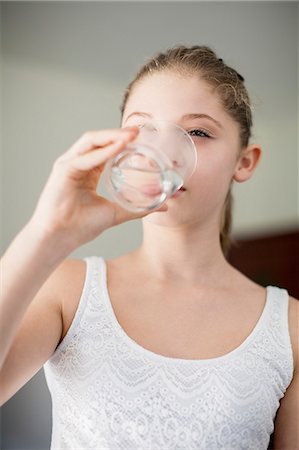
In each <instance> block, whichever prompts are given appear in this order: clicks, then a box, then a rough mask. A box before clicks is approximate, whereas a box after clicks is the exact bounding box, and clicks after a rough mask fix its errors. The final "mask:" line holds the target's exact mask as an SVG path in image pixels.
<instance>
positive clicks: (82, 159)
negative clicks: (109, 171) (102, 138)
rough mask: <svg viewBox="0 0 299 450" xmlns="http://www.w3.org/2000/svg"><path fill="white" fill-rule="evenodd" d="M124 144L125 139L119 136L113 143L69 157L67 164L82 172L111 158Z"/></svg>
mask: <svg viewBox="0 0 299 450" xmlns="http://www.w3.org/2000/svg"><path fill="white" fill-rule="evenodd" d="M126 144H127V142H126V139H124V138H119V139H117V140H116V141H115V142H114V143H113V144H111V145H108V146H107V147H105V148H101V149H97V150H94V151H93V152H90V153H86V154H83V155H79V156H77V157H76V158H72V159H70V160H69V161H68V165H70V166H71V167H72V168H73V169H75V170H79V171H83V172H86V171H89V170H92V169H94V168H96V167H99V166H101V165H103V164H105V163H106V161H108V159H110V158H112V157H113V156H114V155H115V154H116V153H117V152H119V151H121V150H123V149H124V147H125V146H126Z"/></svg>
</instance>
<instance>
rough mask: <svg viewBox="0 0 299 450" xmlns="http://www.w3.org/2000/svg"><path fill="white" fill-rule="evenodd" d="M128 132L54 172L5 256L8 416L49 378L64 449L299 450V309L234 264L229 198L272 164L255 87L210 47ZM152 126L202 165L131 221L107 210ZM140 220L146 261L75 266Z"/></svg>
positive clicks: (87, 139) (138, 106)
mask: <svg viewBox="0 0 299 450" xmlns="http://www.w3.org/2000/svg"><path fill="white" fill-rule="evenodd" d="M121 111H122V128H121V129H110V130H100V131H91V132H87V133H85V134H84V135H83V136H82V137H81V138H80V139H79V140H78V141H77V142H75V143H74V145H73V146H72V147H71V148H70V149H69V150H68V151H66V152H65V153H64V154H63V155H61V156H60V157H59V158H58V159H57V160H56V162H55V163H54V166H53V169H52V172H51V174H50V177H49V179H48V182H47V184H46V186H45V188H44V190H43V192H42V194H41V197H40V199H39V202H38V204H37V207H36V209H35V211H34V213H33V215H32V217H31V219H30V220H29V222H28V223H27V225H26V226H25V227H24V229H23V230H21V232H20V233H19V234H18V236H17V237H16V238H15V239H14V241H13V242H12V244H11V245H10V247H9V248H8V250H7V251H6V253H5V255H4V257H3V270H4V277H3V287H4V289H3V296H2V306H1V321H2V325H1V327H2V336H3V338H2V350H1V367H2V369H1V396H2V403H3V402H5V401H6V400H7V399H9V398H10V397H11V396H12V395H13V394H14V393H15V392H16V391H17V390H18V389H20V388H21V386H23V385H24V384H25V383H26V382H27V381H28V380H29V379H30V378H31V377H32V376H33V375H34V374H35V373H36V372H37V371H38V370H39V369H40V368H41V367H42V366H43V365H44V368H45V373H46V378H47V382H48V386H49V389H50V392H51V395H52V400H53V432H52V447H51V448H52V449H62V448H65V449H72V450H74V449H99V450H104V449H109V450H112V449H113V450H116V449H119V450H134V449H140V450H150V449H155V450H166V449H171V450H173V449H205V450H212V449H215V450H216V449H226V450H232V449H238V450H240V449H244V450H245V449H246V450H249V449H252V450H257V449H267V446H268V444H269V440H270V435H271V434H272V432H274V439H273V448H276V449H287V450H291V449H298V448H299V442H298V428H297V425H298V407H297V406H298V405H297V398H296V396H297V395H298V342H297V337H296V332H297V322H296V316H297V313H298V302H297V301H296V300H295V299H293V298H289V296H288V294H287V292H286V290H284V289H280V288H278V287H274V286H268V287H267V288H266V289H265V288H263V287H262V286H259V285H257V284H256V283H254V282H253V281H251V280H250V279H248V278H247V277H245V276H244V275H243V274H242V273H240V272H238V271H237V270H236V269H235V268H233V267H232V266H231V265H230V264H229V263H228V261H227V260H226V258H225V254H226V250H227V248H228V244H229V229H230V222H231V186H232V184H233V183H234V182H237V183H240V182H244V181H246V180H248V179H249V178H250V177H251V176H252V174H253V172H254V170H255V168H256V166H257V164H258V162H259V159H260V155H261V149H260V147H259V145H256V144H251V143H249V140H250V129H251V125H252V118H251V111H250V101H249V97H248V94H247V91H246V88H245V86H244V79H243V78H242V76H241V75H239V74H238V73H237V72H236V71H235V70H234V69H232V68H230V67H228V66H227V65H226V64H225V63H224V62H223V61H222V59H218V57H217V56H216V55H215V53H214V52H213V51H212V50H211V49H209V48H207V47H200V46H194V47H190V48H188V47H184V46H179V47H175V48H172V49H169V50H168V51H166V52H165V53H161V54H158V55H157V56H156V57H154V58H153V59H152V60H151V61H149V62H148V63H146V64H145V65H144V66H143V67H142V68H141V70H140V71H139V73H138V74H137V76H136V78H135V79H134V80H133V82H132V83H131V84H130V85H129V87H128V88H127V90H126V92H125V96H124V101H123V105H122V110H121ZM149 118H153V119H162V120H167V121H171V122H173V123H175V124H177V125H180V126H181V127H182V128H184V129H185V130H186V131H187V132H188V133H189V134H190V136H192V138H193V140H194V143H195V145H196V148H197V152H198V165H197V167H196V170H195V172H194V173H193V175H192V177H191V178H190V180H189V181H188V182H187V183H186V184H185V186H184V189H183V190H180V191H179V193H178V194H176V195H175V196H174V197H173V198H170V199H168V200H167V201H166V202H165V203H164V204H163V205H162V206H161V207H160V208H159V209H158V210H155V211H154V212H153V211H152V212H150V213H138V214H137V213H132V212H129V211H126V210H125V209H122V208H121V207H120V206H119V205H117V204H115V203H113V202H111V201H109V200H107V199H105V198H103V197H101V196H99V195H98V194H97V193H96V188H97V185H98V182H99V178H100V176H101V174H102V171H103V168H104V165H105V163H106V161H107V160H108V159H110V158H112V157H113V156H115V155H116V154H117V153H119V152H120V151H122V150H123V149H124V148H125V146H126V144H127V143H128V142H130V141H133V140H134V139H135V138H136V137H137V135H138V130H139V127H140V126H141V125H142V124H144V123H146V121H147V120H149ZM136 218H142V223H143V231H144V238H143V242H142V245H141V246H140V247H139V248H138V249H137V250H135V251H133V252H131V253H129V254H127V255H124V256H121V257H119V258H116V259H113V260H109V261H105V260H104V259H103V258H101V257H100V256H93V257H88V258H85V259H84V260H76V259H68V258H67V257H68V256H69V255H70V253H71V252H72V251H73V250H74V249H76V248H77V247H79V246H80V245H82V244H84V243H86V242H88V241H90V240H92V239H94V238H95V237H96V236H98V235H99V234H100V233H103V232H104V231H105V230H106V229H108V228H109V227H112V226H115V225H118V224H120V223H122V222H125V221H127V220H130V219H136Z"/></svg>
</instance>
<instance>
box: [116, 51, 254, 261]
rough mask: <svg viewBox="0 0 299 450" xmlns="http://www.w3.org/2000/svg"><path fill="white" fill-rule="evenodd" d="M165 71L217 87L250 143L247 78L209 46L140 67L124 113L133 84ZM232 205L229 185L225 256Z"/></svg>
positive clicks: (242, 137) (223, 224)
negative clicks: (196, 76) (190, 77)
mask: <svg viewBox="0 0 299 450" xmlns="http://www.w3.org/2000/svg"><path fill="white" fill-rule="evenodd" d="M166 70H168V71H170V72H177V73H180V74H182V75H184V74H185V75H194V74H198V75H199V76H200V78H201V79H203V80H205V81H206V82H207V83H208V84H209V85H210V86H212V87H214V88H215V93H217V94H218V96H219V99H220V101H221V102H222V105H223V107H224V109H225V110H226V112H227V113H228V114H229V115H230V116H231V117H232V118H233V119H234V120H235V121H236V122H237V123H238V124H239V129H240V135H239V136H240V148H243V147H246V146H247V145H248V142H249V139H250V136H251V127H252V114H251V106H250V99H249V95H248V92H247V90H246V87H245V85H244V78H243V77H242V76H241V75H240V74H239V73H238V72H237V71H236V70H235V69H233V68H231V67H230V66H228V65H227V64H225V63H224V62H223V60H222V59H221V58H218V56H217V55H216V53H215V52H214V51H213V50H212V49H211V48H209V47H206V46H192V47H185V46H183V45H180V46H175V47H172V48H170V49H168V50H166V51H165V52H164V53H158V54H156V55H155V56H154V57H152V58H151V59H149V60H148V61H147V62H146V63H145V64H144V65H143V66H142V67H141V68H140V69H139V71H138V72H137V74H136V76H135V78H134V79H133V80H132V81H131V82H130V84H129V85H128V87H127V88H126V90H125V92H124V96H123V101H122V104H121V107H120V109H121V115H122V116H123V113H124V110H125V107H126V104H127V101H128V98H129V96H130V94H131V92H132V89H133V88H134V86H135V85H136V84H137V83H138V82H139V81H140V80H142V79H143V78H144V77H146V76H149V75H151V74H154V73H157V72H163V71H166ZM232 204H233V197H232V193H231V186H230V188H229V190H228V193H227V196H226V199H225V202H224V205H223V208H222V213H221V218H220V243H221V247H222V251H223V253H224V254H225V255H226V254H227V253H228V250H229V247H230V245H231V243H232V239H231V228H232Z"/></svg>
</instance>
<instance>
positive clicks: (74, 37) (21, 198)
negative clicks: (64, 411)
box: [1, 1, 298, 450]
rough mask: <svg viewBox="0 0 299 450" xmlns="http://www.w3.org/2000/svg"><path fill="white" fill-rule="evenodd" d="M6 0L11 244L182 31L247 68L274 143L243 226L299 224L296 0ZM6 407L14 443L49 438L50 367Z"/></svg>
mask: <svg viewBox="0 0 299 450" xmlns="http://www.w3.org/2000/svg"><path fill="white" fill-rule="evenodd" d="M1 8H2V23H1V32H2V50H3V59H2V62H1V69H2V81H3V86H2V87H3V98H2V108H3V111H4V116H3V123H2V132H3V135H2V138H3V160H4V169H5V171H4V173H2V183H1V184H2V187H3V188H4V208H3V218H4V220H3V222H4V223H3V229H4V235H3V237H4V239H3V248H6V246H7V245H8V244H9V242H10V241H11V239H12V238H13V236H14V235H15V234H16V233H17V231H18V230H19V229H20V228H21V227H22V226H23V225H24V224H25V223H26V221H27V220H28V219H29V217H30V215H31V214H32V211H33V208H34V205H35V203H36V201H37V199H38V196H39V193H40V191H41V189H42V187H43V185H44V184H45V181H46V179H47V176H48V174H49V172H50V169H51V165H52V163H53V162H54V160H55V158H56V157H57V156H58V155H59V154H60V153H62V152H63V151H65V150H66V149H67V148H68V146H70V145H71V144H72V143H73V142H74V140H76V139H77V137H79V135H80V134H81V133H82V132H84V131H85V130H88V129H97V128H105V127H114V126H117V125H118V123H119V113H118V107H119V103H120V100H121V94H122V91H123V89H124V88H125V86H126V84H127V83H128V82H129V80H130V78H131V76H133V75H134V73H135V71H136V70H137V68H138V67H139V65H140V64H141V63H143V62H144V61H145V58H147V57H149V56H151V55H152V54H153V53H154V52H156V51H159V50H163V49H165V48H167V47H168V46H171V45H174V44H178V43H182V44H187V45H188V44H206V45H209V46H212V47H213V48H214V49H215V50H216V51H217V52H218V53H219V56H221V57H222V58H223V59H224V60H225V61H227V62H228V63H230V64H231V65H233V66H234V67H235V68H236V69H237V70H239V71H240V73H242V74H243V76H244V77H245V79H246V82H247V86H248V88H249V91H250V92H251V95H252V99H253V102H254V104H255V108H254V109H255V111H254V117H255V128H254V140H256V141H258V142H260V143H261V144H262V146H263V149H264V155H263V159H262V162H261V165H260V167H259V168H258V170H257V172H256V175H255V176H254V178H253V179H252V180H251V181H249V182H248V183H244V184H243V185H238V186H237V189H236V190H235V198H236V208H235V226H234V229H235V233H236V234H256V233H261V232H266V231H272V230H279V229H281V230H285V229H288V228H293V227H294V226H296V225H297V226H298V129H297V127H298V110H297V107H298V95H297V92H298V85H297V82H298V54H297V39H298V34H297V28H298V13H297V11H298V3H297V2H284V1H282V2H261V3H260V2H246V3H243V2H231V3H229V2H220V3H216V2H206V3H203V2H188V3H185V2H175V3H172V2H166V3H162V2H154V3H151V2H139V3H138V2H131V3H129V2H120V3H116V2H107V3H101V2H98V3H97V2H90V3H84V2H64V3H60V2H29V3H27V2H4V3H3V2H2V4H1ZM140 240H141V227H140V223H139V222H136V221H135V222H131V223H127V224H124V225H122V226H120V227H118V228H115V229H112V230H109V231H107V232H106V233H105V234H104V235H102V236H100V237H99V238H97V239H96V240H95V241H93V242H92V243H89V244H87V245H85V246H83V247H81V248H80V249H78V250H77V251H76V252H75V255H76V256H80V257H81V256H86V255H91V254H101V255H103V256H104V257H109V258H110V257H114V256H116V255H118V254H121V253H125V252H127V251H129V250H130V249H131V248H133V247H135V246H137V245H138V243H139V242H140ZM26 409H27V410H28V409H29V410H30V411H31V415H28V414H26V413H25V410H26ZM17 412H18V413H20V417H19V419H18V418H17V416H18V415H17ZM4 413H5V414H4V415H3V419H4V421H5V425H7V429H8V431H7V433H6V435H5V436H4V441H5V445H6V446H5V448H22V449H24V448H30V449H31V450H32V449H33V448H39V449H41V448H46V447H48V441H49V431H50V418H49V417H50V405H49V397H48V396H47V393H46V390H45V385H44V380H43V376H42V374H41V373H39V375H38V376H37V377H35V378H34V379H33V380H32V381H31V383H29V384H28V385H27V386H26V387H24V388H23V389H22V390H21V391H20V392H19V393H18V394H17V395H16V396H15V397H14V398H13V399H12V400H11V401H10V402H8V403H7V405H6V406H5V409H4ZM10 430H11V431H10ZM26 430H27V431H26Z"/></svg>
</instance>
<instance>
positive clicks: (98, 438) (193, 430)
mask: <svg viewBox="0 0 299 450" xmlns="http://www.w3.org/2000/svg"><path fill="white" fill-rule="evenodd" d="M85 261H86V263H87V272H86V278H85V284H84V288H83V292H82V295H81V299H80V302H79V305H78V308H77V311H76V314H75V317H74V320H73V322H72V324H71V326H70V328H69V331H68V333H67V335H66V336H65V338H64V339H63V341H62V342H61V343H60V345H59V346H58V347H57V349H56V350H55V352H54V354H53V355H52V356H51V358H50V359H49V360H48V361H47V362H46V363H45V365H44V370H45V375H46V380H47V383H48V387H49V390H50V393H51V397H52V406H53V429H52V443H51V449H69V450H78V449H92V450H95V449H97V450H108V449H109V450H137V449H138V450H189V449H190V450H191V449H192V450H193V449H204V450H216V449H217V450H218V449H226V450H233V449H236V450H242V449H244V450H259V449H263V450H265V449H267V446H268V443H269V439H270V435H271V433H272V431H273V421H274V419H275V415H276V411H277V409H278V407H279V401H280V399H281V398H282V397H283V396H284V393H285V391H286V389H287V387H288V385H289V384H290V382H291V380H292V376H293V357H292V347H291V341H290V336H289V331H288V293H287V291H286V290H284V289H280V288H278V287H274V286H268V287H267V300H266V304H265V307H264V310H263V312H262V315H261V316H260V318H259V320H258V322H257V324H256V326H255V328H254V330H253V331H252V332H251V334H250V335H249V336H248V337H247V338H246V339H245V341H244V342H243V343H242V344H241V345H240V346H239V347H237V348H236V349H235V350H233V351H231V352H229V353H227V354H225V355H223V356H220V357H217V358H212V359H202V360H188V359H178V358H171V357H166V356H163V355H159V354H157V353H154V352H152V351H149V350H147V349H145V348H143V347H142V346H141V345H139V344H137V343H136V342H135V341H134V340H132V339H131V338H130V337H129V336H128V335H127V334H126V332H125V331H124V329H123V328H122V327H121V326H120V324H119V322H118V321H117V318H116V316H115V314H114V311H113V308H112V305H111V302H110V299H109V295H108V290H107V280H106V264H105V261H104V259H103V258H100V257H95V256H92V257H88V258H85Z"/></svg>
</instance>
